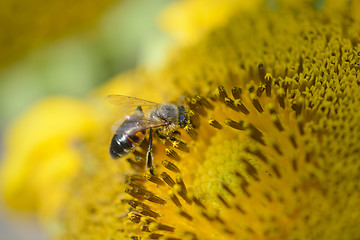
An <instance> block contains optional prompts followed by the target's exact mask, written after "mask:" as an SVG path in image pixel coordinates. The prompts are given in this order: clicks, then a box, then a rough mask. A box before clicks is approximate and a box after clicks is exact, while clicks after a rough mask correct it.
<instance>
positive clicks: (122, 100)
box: [106, 94, 159, 107]
mask: <svg viewBox="0 0 360 240" xmlns="http://www.w3.org/2000/svg"><path fill="white" fill-rule="evenodd" d="M106 99H107V101H108V102H110V103H112V104H115V105H118V106H124V105H127V106H132V107H138V106H141V107H143V106H149V107H155V106H157V105H159V104H158V103H155V102H151V101H147V100H144V99H140V98H135V97H129V96H124V95H114V94H112V95H108V96H106Z"/></svg>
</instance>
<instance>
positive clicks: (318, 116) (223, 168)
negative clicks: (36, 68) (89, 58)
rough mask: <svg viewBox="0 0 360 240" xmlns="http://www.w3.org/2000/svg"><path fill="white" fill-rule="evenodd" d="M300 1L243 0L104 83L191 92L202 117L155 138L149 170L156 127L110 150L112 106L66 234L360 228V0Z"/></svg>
mask: <svg viewBox="0 0 360 240" xmlns="http://www.w3.org/2000/svg"><path fill="white" fill-rule="evenodd" d="M295 2H296V3H293V2H291V3H290V2H287V1H279V2H277V5H276V6H270V7H268V8H266V7H262V8H259V9H257V10H254V11H252V12H249V13H244V12H242V13H241V14H240V13H238V12H237V11H231V12H232V14H231V17H229V18H228V20H227V21H222V24H220V25H216V27H213V28H211V29H210V30H208V31H207V33H206V34H205V35H204V36H202V37H200V38H199V39H198V40H197V41H196V43H193V44H189V45H187V46H186V47H184V48H181V49H178V50H177V51H175V52H174V53H173V54H172V55H171V57H170V58H169V60H168V63H167V64H166V66H164V67H163V69H162V70H159V71H158V72H151V73H144V72H143V71H141V70H137V71H135V72H132V73H128V74H124V75H122V76H120V77H118V78H117V79H114V80H113V81H111V82H110V83H108V84H107V85H105V86H103V87H102V88H100V89H98V90H97V91H95V92H94V95H93V96H94V98H97V99H102V98H103V97H104V96H105V95H106V94H109V93H120V92H118V91H120V89H121V88H123V89H125V90H124V91H127V92H122V93H124V94H128V95H133V96H136V97H141V98H145V99H149V100H155V101H158V100H159V101H172V102H174V103H177V104H179V105H184V106H185V107H186V108H187V117H188V118H189V119H190V124H189V125H188V126H186V127H185V128H183V129H182V128H179V129H178V130H179V134H176V138H177V139H178V140H175V141H170V140H171V139H170V140H167V139H166V140H162V139H159V138H155V139H154V143H153V157H154V164H155V171H154V174H151V173H149V172H147V171H146V170H145V161H146V160H145V159H146V157H145V155H146V151H147V149H148V144H147V143H148V141H147V140H145V141H144V143H143V144H141V145H140V146H138V148H137V149H136V150H135V151H134V152H133V153H131V154H128V155H127V156H125V157H123V158H121V159H118V160H117V161H114V160H113V159H111V158H110V156H109V153H108V145H109V141H110V139H111V137H112V135H111V133H110V132H109V131H106V130H104V129H108V128H110V122H112V120H114V119H115V118H116V116H117V114H118V113H117V110H116V108H115V107H109V106H106V107H105V106H101V109H105V108H106V110H107V111H106V114H107V117H106V121H105V120H103V122H102V127H99V128H97V129H95V130H94V131H93V132H92V133H91V134H89V136H87V138H85V139H83V140H82V141H81V144H80V145H81V147H79V148H78V149H79V151H80V152H81V154H80V155H81V159H82V162H83V164H82V166H81V168H80V170H79V171H78V172H77V175H76V176H75V177H74V179H73V181H72V184H71V185H69V187H68V192H67V197H66V200H64V201H63V204H62V205H61V206H60V207H59V209H60V210H59V211H58V212H59V213H58V215H57V223H58V224H59V227H60V228H59V234H58V237H59V238H61V239H128V238H131V239H173V240H176V239H357V238H359V237H360V230H359V228H358V225H359V223H360V207H359V206H360V200H359V199H360V196H359V192H360V191H359V184H358V182H359V170H360V163H359V161H358V159H359V156H360V145H359V142H360V127H359V126H360V114H359V111H358V106H359V103H360V97H359V96H360V94H359V93H360V92H359V91H360V76H359V61H360V48H359V26H360V25H359V22H358V20H357V18H356V17H354V16H355V14H351V13H352V12H353V13H354V12H356V11H355V10H353V9H354V8H352V7H353V6H356V3H355V2H354V3H347V2H346V3H345V2H341V3H339V2H337V3H335V2H332V1H329V2H326V3H325V6H319V4H318V3H317V2H312V1H306V2H301V1H295ZM135 85H136V86H137V89H134V87H131V86H135ZM155 92H157V93H158V94H155ZM102 111H103V110H102Z"/></svg>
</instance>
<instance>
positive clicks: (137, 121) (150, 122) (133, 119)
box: [112, 115, 166, 134]
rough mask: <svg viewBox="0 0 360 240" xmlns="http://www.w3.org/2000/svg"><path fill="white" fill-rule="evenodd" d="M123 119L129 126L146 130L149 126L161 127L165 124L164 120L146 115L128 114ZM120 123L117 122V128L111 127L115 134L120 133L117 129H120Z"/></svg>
mask: <svg viewBox="0 0 360 240" xmlns="http://www.w3.org/2000/svg"><path fill="white" fill-rule="evenodd" d="M125 121H127V122H126V124H129V125H131V126H136V127H137V128H138V130H140V131H143V130H147V129H150V128H158V127H162V126H165V125H166V122H165V121H162V120H157V119H154V118H151V117H147V116H145V115H132V116H128V118H127V119H126V120H125ZM123 124H124V123H123ZM120 125H121V124H119V125H118V126H117V128H113V129H112V130H113V132H114V133H115V134H118V133H120V132H119V131H118V130H120V129H119V126H120ZM114 130H115V131H114ZM121 130H123V129H121Z"/></svg>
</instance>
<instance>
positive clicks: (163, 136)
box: [156, 131, 185, 144]
mask: <svg viewBox="0 0 360 240" xmlns="http://www.w3.org/2000/svg"><path fill="white" fill-rule="evenodd" d="M156 133H157V135H158V136H159V138H161V139H167V140H169V141H171V142H181V143H183V144H185V143H184V142H183V141H180V140H179V139H177V138H176V137H171V136H165V135H162V134H161V133H159V131H156Z"/></svg>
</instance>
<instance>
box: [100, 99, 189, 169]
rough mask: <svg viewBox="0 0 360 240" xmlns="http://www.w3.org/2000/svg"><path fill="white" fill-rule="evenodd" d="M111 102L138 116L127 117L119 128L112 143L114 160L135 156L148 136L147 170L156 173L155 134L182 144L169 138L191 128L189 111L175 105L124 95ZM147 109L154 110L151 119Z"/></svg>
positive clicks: (111, 152) (151, 112)
mask: <svg viewBox="0 0 360 240" xmlns="http://www.w3.org/2000/svg"><path fill="white" fill-rule="evenodd" d="M107 100H108V101H109V102H110V103H112V104H116V105H119V106H122V107H126V108H134V107H135V108H136V110H135V112H134V113H133V114H132V115H130V116H127V117H126V119H125V120H124V121H123V122H122V124H121V125H120V126H119V127H117V129H116V131H115V134H114V136H113V138H112V140H111V143H110V149H109V152H110V155H111V157H112V158H114V159H117V158H121V157H123V156H125V155H127V154H129V153H131V152H133V151H134V150H135V148H136V147H137V146H138V145H140V144H141V143H142V142H143V140H144V139H145V136H146V135H147V134H148V135H149V147H148V151H147V154H146V168H147V169H150V172H151V173H153V170H154V166H153V160H152V154H151V150H152V139H153V136H152V133H153V131H155V132H156V133H157V135H158V136H159V137H160V138H162V139H168V140H170V141H179V140H177V139H176V138H175V137H172V136H168V134H169V133H172V132H177V131H176V129H178V128H184V127H186V126H188V125H189V122H190V121H189V116H188V113H187V111H186V109H185V107H184V106H177V105H175V104H173V103H155V102H150V101H147V100H143V99H139V98H135V97H129V96H123V95H108V96H107ZM143 108H148V109H149V110H150V111H149V115H146V114H144V112H143Z"/></svg>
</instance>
